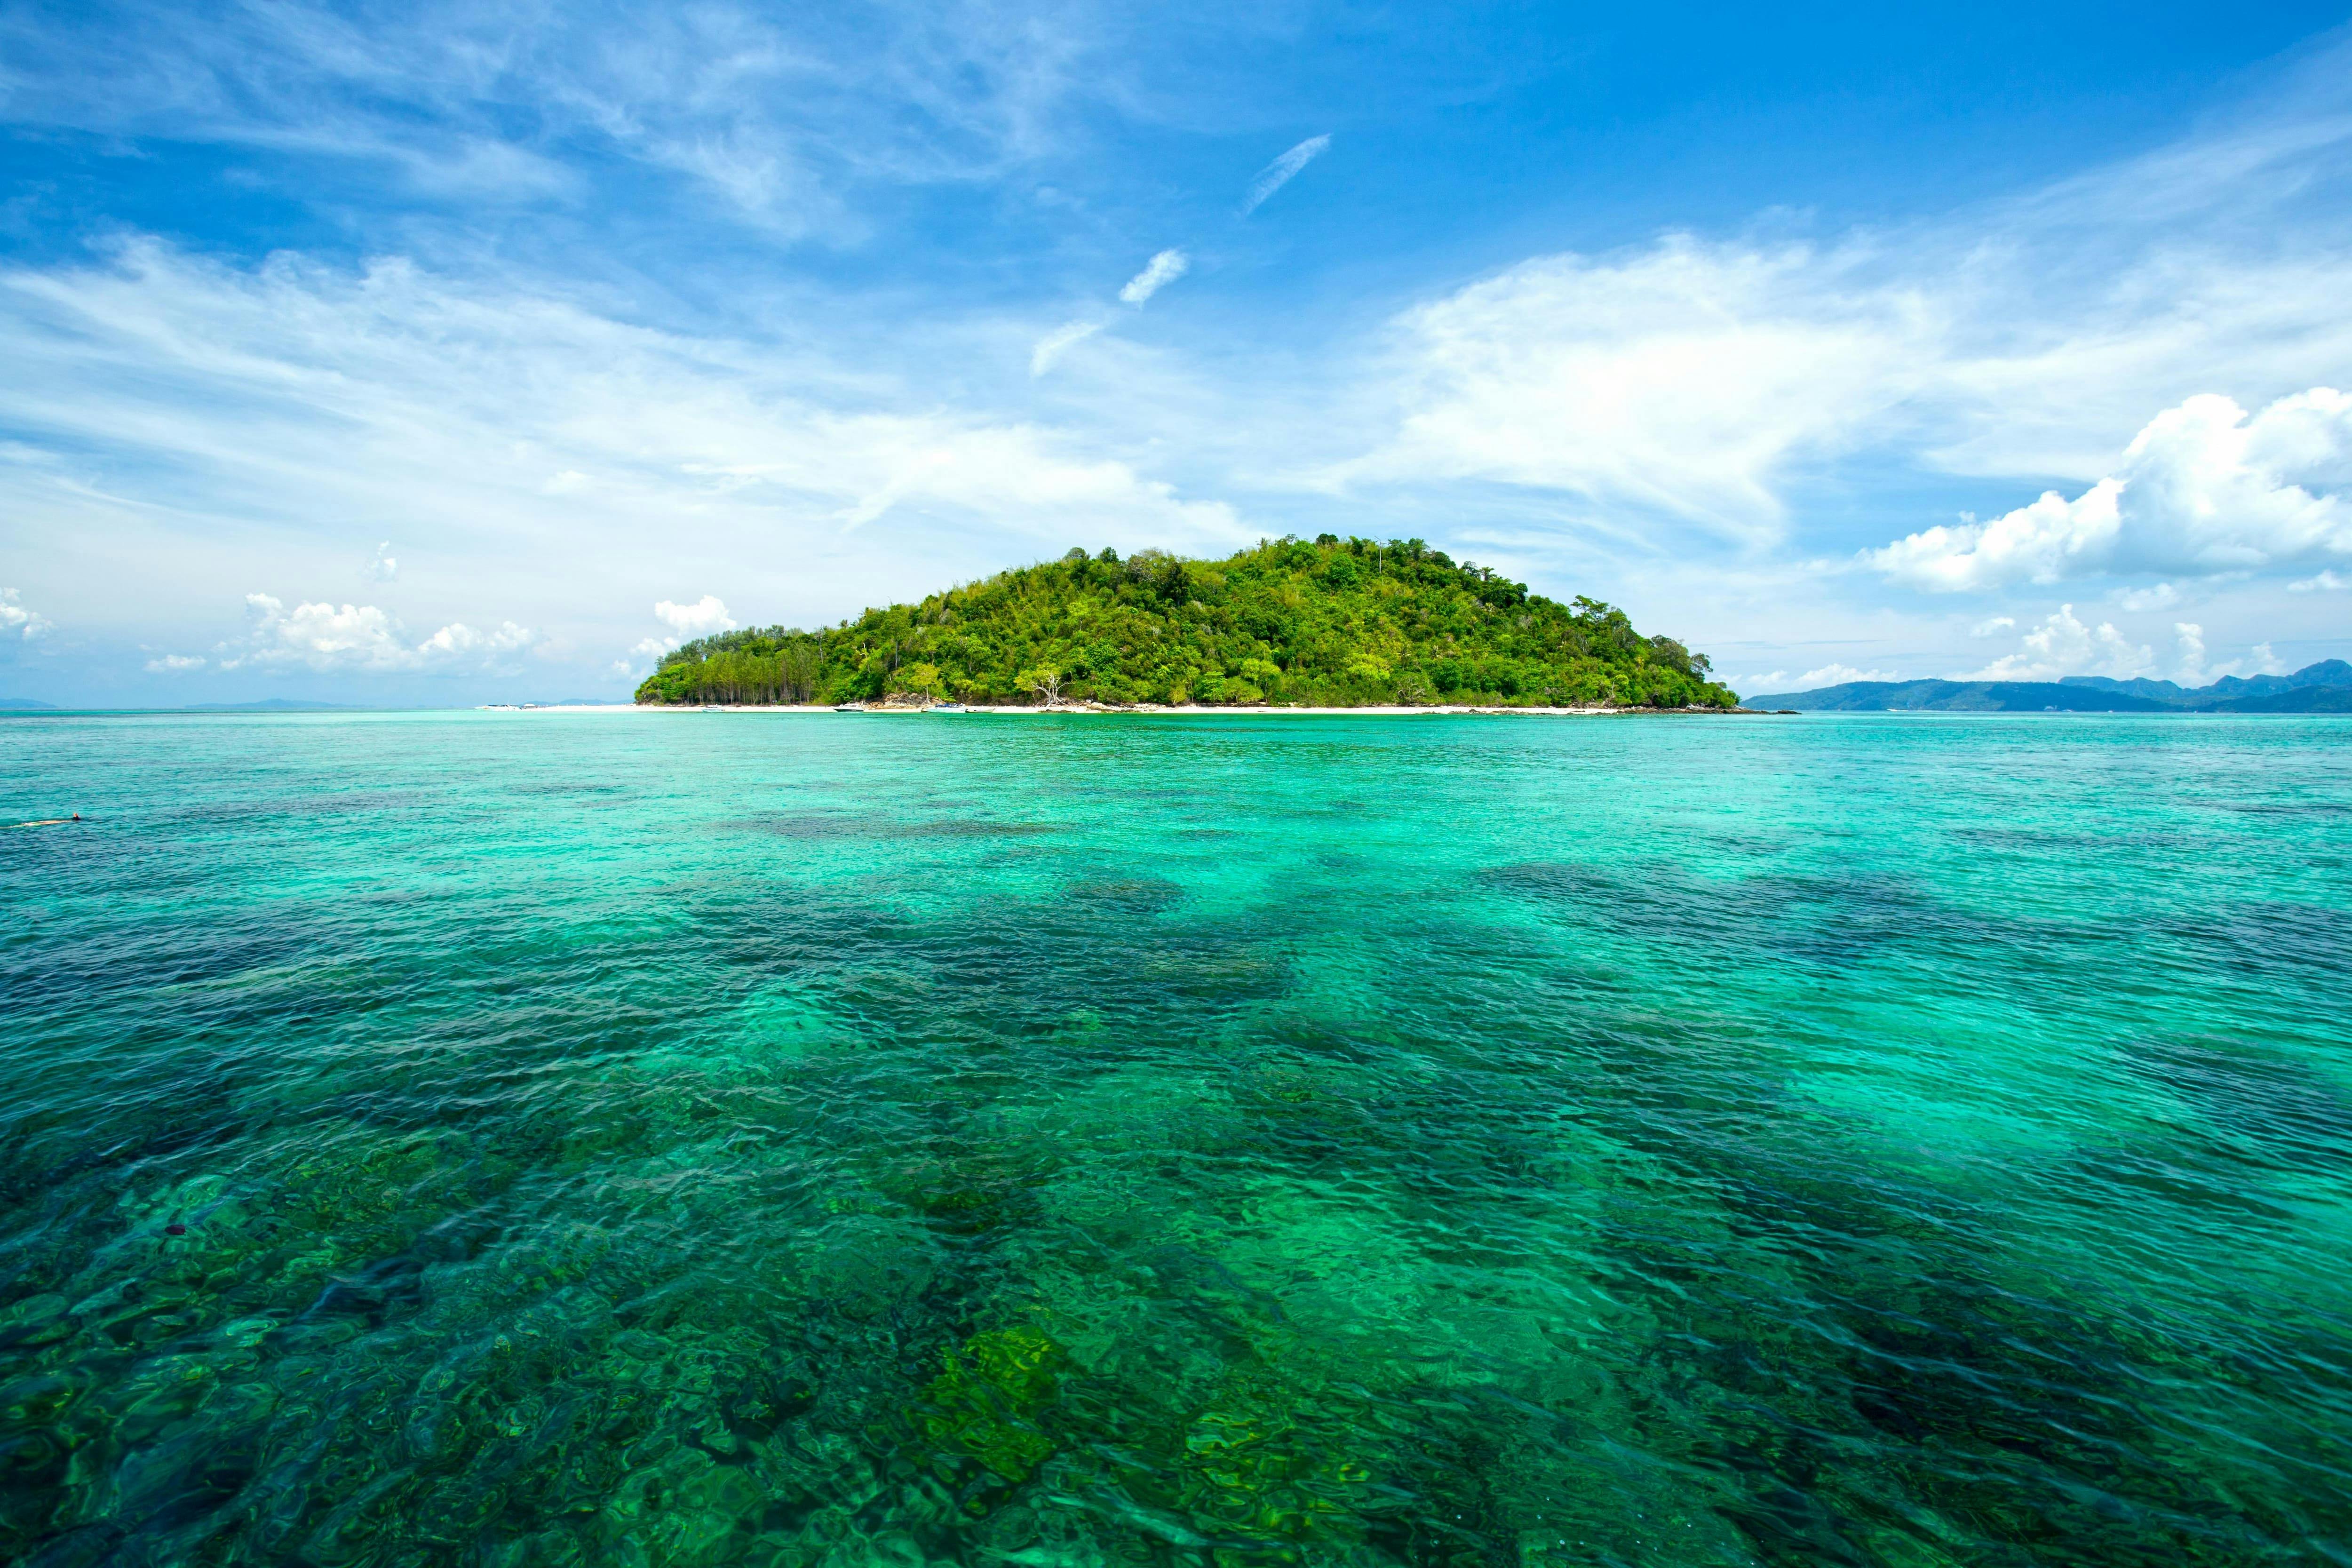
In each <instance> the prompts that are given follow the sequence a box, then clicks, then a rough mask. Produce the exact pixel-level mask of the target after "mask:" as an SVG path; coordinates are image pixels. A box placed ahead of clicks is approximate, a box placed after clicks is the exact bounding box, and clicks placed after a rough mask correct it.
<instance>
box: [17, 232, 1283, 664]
mask: <svg viewBox="0 0 2352 1568" xmlns="http://www.w3.org/2000/svg"><path fill="white" fill-rule="evenodd" d="M0 356H5V358H6V359H7V361H8V363H10V364H11V366H12V372H13V373H12V374H11V376H9V377H8V378H5V382H0V419H5V422H6V423H7V425H8V426H9V427H10V428H11V429H12V430H14V431H15V432H16V436H17V443H16V444H17V447H19V448H21V457H20V458H17V459H12V460H10V461H7V462H0V511H5V513H6V514H7V515H8V517H9V518H10V520H11V522H12V525H13V526H16V527H19V528H22V529H24V530H26V531H27V532H28V534H29V533H31V532H39V533H42V534H45V535H54V536H56V537H58V538H59V539H61V540H64V541H65V542H66V543H65V544H64V546H63V550H62V552H61V553H60V554H59V556H58V560H59V563H60V564H59V566H58V570H60V571H63V570H65V569H66V567H67V565H68V564H69V563H71V562H72V561H73V560H75V559H78V554H77V552H90V551H97V550H100V548H101V544H103V550H104V554H105V562H104V563H103V564H102V565H101V564H100V563H99V562H98V561H96V560H95V559H93V560H92V562H91V563H90V565H89V571H88V573H87V574H85V575H86V578H87V580H88V581H90V582H92V583H97V582H99V581H101V580H104V581H107V582H109V583H110V584H114V585H117V586H121V587H123V588H126V589H129V590H131V592H133V594H134V595H135V596H137V597H139V598H141V599H142V600H143V601H145V602H150V603H175V602H187V601H188V600H189V599H190V597H191V595H190V594H189V591H188V584H187V580H186V573H187V570H188V568H187V566H186V564H185V563H190V562H194V563H197V565H196V570H197V571H198V573H199V574H203V573H209V572H210V571H212V570H213V568H212V567H211V566H210V565H209V564H208V563H210V562H211V561H212V560H213V558H214V555H215V552H213V551H211V550H209V549H207V548H205V547H203V546H202V545H200V543H199V541H202V540H204V539H205V538H207V537H211V536H215V535H217V534H219V533H220V532H222V531H234V532H235V533H236V535H237V536H238V537H239V538H241V539H243V540H246V541H248V542H250V546H249V547H250V548H251V549H253V550H254V551H255V552H263V551H267V552H270V553H275V554H281V555H282V554H284V553H286V552H307V551H308V550H310V548H311V547H312V546H311V541H312V540H313V539H314V538H315V537H316V535H317V532H318V529H319V522H318V520H319V519H320V517H321V516H326V517H332V518H337V519H340V520H342V521H341V524H340V526H341V527H342V528H343V529H345V530H347V535H346V536H349V535H353V534H355V535H357V536H358V538H359V539H362V540H366V541H371V542H372V541H374V540H377V539H382V538H384V537H386V536H387V535H393V534H395V533H396V534H398V535H399V536H401V537H403V538H404V541H405V543H404V549H403V551H402V563H403V570H401V571H400V573H399V576H398V583H399V585H400V587H401V589H402V591H403V593H404V595H409V596H410V597H411V598H412V599H419V598H430V599H431V600H433V601H434V604H433V610H434V612H435V613H434V614H433V618H432V619H431V620H430V621H428V622H427V623H426V624H430V625H444V624H446V625H456V626H486V625H487V626H498V625H499V624H501V623H502V622H503V621H505V620H506V619H509V618H513V619H515V620H517V621H519V622H523V623H527V624H530V625H534V626H541V627H545V628H550V629H549V631H548V636H547V640H548V645H549V646H550V647H558V646H565V647H578V648H580V649H581V655H580V657H582V658H583V659H584V658H587V657H589V656H590V653H591V651H592V650H593V649H594V648H596V647H598V646H599V645H601V647H602V648H603V649H604V650H605V651H604V652H597V653H595V654H594V658H596V664H595V668H603V666H604V662H605V661H606V660H607V659H608V658H609V657H610V653H611V652H612V651H615V650H618V649H620V648H624V647H628V646H629V645H630V644H632V643H634V642H635V641H636V640H637V638H638V637H641V636H642V635H643V633H642V631H641V629H639V628H638V627H636V626H634V625H632V624H631V623H632V621H633V620H634V618H635V616H636V615H639V614H642V612H641V611H631V610H629V609H627V608H626V607H625V606H626V605H631V604H635V605H642V604H643V603H644V602H645V601H644V599H643V598H642V597H641V596H640V595H641V594H642V593H643V591H644V588H645V586H646V579H647V574H646V570H645V569H644V566H643V563H644V562H645V560H646V552H647V551H648V550H649V549H652V548H653V547H654V542H655V541H656V540H663V541H667V543H665V544H663V545H662V546H661V552H662V554H663V556H664V557H665V560H664V563H663V564H662V565H661V566H660V567H659V568H657V569H656V570H657V571H658V572H659V573H663V574H667V573H668V572H672V571H676V572H678V573H680V574H692V575H700V574H703V573H704V572H706V571H709V570H725V571H728V572H730V573H732V574H735V576H736V577H737V578H740V579H741V580H743V581H744V584H745V591H746V592H748V593H751V594H754V595H757V596H758V597H759V598H761V600H762V601H763V603H764V606H765V614H764V616H763V617H762V618H767V617H768V616H776V617H785V616H794V615H802V614H810V613H813V612H815V611H816V610H818V609H819V607H820V606H823V605H829V604H831V603H832V602H833V598H832V595H835V593H838V594H839V595H841V596H842V597H848V596H850V595H859V594H866V595H871V594H873V593H876V592H877V584H888V585H889V586H890V588H892V589H896V590H897V591H899V592H915V591H920V590H922V589H927V588H929V587H931V586H935V585H936V579H937V578H938V577H939V576H940V574H953V573H957V572H962V573H965V574H974V573H977V572H979V571H981V570H985V569H990V568H992V567H994V566H997V565H1001V564H1003V563H1004V562H1005V561H1007V560H1008V559H1011V560H1017V559H1020V558H1022V557H1023V556H1024V555H1025V554H1027V553H1029V552H1034V551H1036V550H1038V549H1041V548H1045V549H1050V550H1052V551H1053V552H1056V553H1058V552H1059V551H1060V550H1061V549H1063V548H1066V547H1067V545H1068V544H1069V543H1070V542H1071V541H1072V539H1073V538H1078V539H1087V538H1097V537H1104V538H1117V539H1119V540H1120V541H1121V542H1128V541H1133V542H1139V543H1150V542H1157V543H1160V544H1161V545H1163V546H1166V547H1171V548H1180V549H1187V550H1194V551H1198V550H1202V549H1214V548H1218V547H1220V546H1223V545H1226V544H1228V543H1229V542H1237V541H1240V540H1242V539H1244V538H1245V537H1248V532H1247V530H1245V528H1244V525H1243V523H1242V521H1241V520H1240V518H1239V516H1238V515H1237V514H1236V512H1235V511H1234V509H1233V508H1232V507H1231V506H1230V505H1229V504H1227V503H1224V502H1223V501H1221V500H1213V499H1212V500H1202V499H1194V498H1192V497H1188V496H1186V495H1184V494H1182V493H1181V492H1180V491H1179V490H1178V489H1177V488H1176V487H1175V486H1174V485H1173V484H1172V483H1171V482H1169V481H1167V480H1165V479H1160V478H1157V477H1155V476H1153V475H1151V474H1150V473H1149V472H1147V471H1145V470H1143V469H1142V468H1139V466H1138V463H1137V461H1136V459H1135V458H1134V457H1133V456H1131V455H1130V454H1128V453H1125V452H1120V451H1118V450H1106V449H1105V448H1104V447H1102V446H1100V445H1097V444H1095V443H1093V442H1092V441H1090V440H1089V439H1088V438H1087V437H1082V436H1080V435H1078V434H1077V433H1076V432H1075V431H1071V430H1067V429H1062V428H1056V427H1054V426H1049V425H1046V424H1044V423H1042V422H1039V421H1035V420H1026V419H1024V420H1019V421H1008V420H1005V419H1002V418H991V417H990V416H987V415H985V414H983V413H980V412H975V411H971V410H966V409H960V408H957V407H954V406H950V405H942V404H941V403H940V401H939V400H938V399H937V398H936V397H935V396H934V395H931V394H930V393H929V390H928V389H924V388H917V389H913V390H911V391H907V392H904V393H901V392H900V391H899V390H898V389H897V388H895V387H894V386H892V385H891V384H889V382H888V381H887V378H884V377H880V376H877V375H876V374H871V373H865V374H860V375H857V376H851V375H848V374H842V373H839V372H836V371H834V370H832V369H831V368H829V367H828V365H827V364H826V363H825V362H824V360H822V359H821V358H818V357H815V356H812V355H807V354H801V353H789V352H785V351H782V350H779V349H778V348H776V347H775V346H774V345H772V344H762V343H759V342H746V341H743V340H741V339H738V338H730V337H723V336H716V335H714V336H707V337H698V336H691V335H688V334H684V333H679V332H670V331H657V330H655V329H650V328H647V327H644V326H640V325H635V324H631V323H628V322H625V321H617V320H614V319H613V318H612V317H609V316H605V315H603V314H600V313H598V312H596V311H593V310H588V309H586V308H584V307H583V306H582V305H579V304H576V303H572V302H570V301H567V300H563V299H562V298H560V297H558V296H554V295H551V294H548V293H539V292H532V291H530V290H527V289H520V288H518V287H516V286H513V285H510V284H502V283H498V282H488V281H478V280H477V281H467V280H461V279H454V278H450V277H447V276H444V275H441V274H438V273H436V272H434V271H431V270H429V269H426V268H421V267H418V266H415V265H414V264H412V263H407V262H403V261H396V260H384V261H379V262H376V263H373V264H372V265H369V266H366V267H363V268H344V267H338V266H332V265H325V264H321V263H319V262H316V261H312V260H309V259H306V258H300V257H296V256H291V255H287V256H280V257H278V258H275V259H273V260H272V261H270V262H268V264H266V265H264V266H262V267H261V268H257V269H255V270H249V271H248V270H245V269H241V268H232V267H228V266H225V265H222V264H220V263H216V262H212V261H208V260H205V259H203V258H195V257H191V256H189V255H187V254H185V253H184V252H182V251H179V250H177V249H175V248H173V247H171V246H168V245H165V244H163V243H162V242H160V241H154V240H134V241H130V242H126V243H123V244H121V245H120V246H118V247H115V248H114V249H113V250H112V251H111V252H110V254H108V255H107V256H105V257H104V258H101V259H100V260H99V261H97V262H94V263H92V264H89V265H85V266H81V267H77V268H49V269H32V268H23V267H19V268H14V269H7V270H0ZM93 452H99V453H105V454H107V455H108V456H107V459H106V464H105V468H104V470H103V474H102V482H101V475H100V473H99V471H97V470H95V469H94V468H93V467H92V465H91V463H90V460H89V458H88V456H87V454H89V453H93ZM96 515H103V516H104V517H106V518H107V519H108V520H109V527H108V529H107V530H102V531H92V530H91V529H89V528H88V527H86V526H79V525H78V524H79V523H87V521H88V520H89V518H91V517H92V516H96ZM885 518H887V519H890V520H892V524H893V527H892V531H890V533H889V536H888V537H887V538H885V539H878V540H876V541H875V542H872V543H870V544H859V543H854V542H848V540H849V539H850V536H849V535H847V534H845V530H855V531H858V533H859V534H861V535H862V534H863V532H864V531H866V530H868V529H870V528H871V525H873V524H874V523H876V522H877V521H880V520H883V519H885ZM125 540H131V541H137V542H139V548H136V549H130V548H123V547H121V545H122V542H123V541H125ZM780 541H782V542H784V543H783V544H782V546H780V543H779V542H780ZM913 542H919V543H913ZM361 548H364V546H363V545H362V546H361ZM343 549H344V547H341V546H338V547H337V549H336V550H335V552H334V555H333V556H331V557H329V558H328V559H327V560H326V561H324V562H322V563H321V564H322V566H324V567H325V568H326V569H329V570H332V571H335V572H338V573H348V572H349V571H350V570H351V567H350V565H349V562H350V560H351V556H350V555H349V554H348V553H344V552H343ZM411 556H416V557H419V558H425V559H432V560H445V559H452V558H462V559H465V560H467V561H468V562H471V563H474V565H473V566H472V567H471V568H470V569H469V571H468V574H467V581H468V582H472V581H483V582H485V583H486V584H489V585H491V586H493V587H495V589H496V592H497V595H498V597H497V598H495V599H493V598H490V596H489V594H488V592H487V591H475V590H471V589H469V588H467V586H466V585H465V584H458V583H456V582H453V581H452V580H450V579H448V578H446V577H443V578H441V579H439V580H438V581H437V582H436V581H433V580H429V579H428V578H425V577H420V576H419V574H416V573H412V572H410V571H408V570H406V569H405V568H406V567H407V566H408V565H409V564H411V563H410V561H409V560H408V558H409V557H411ZM338 557H339V559H338ZM378 558H379V559H381V560H383V561H387V562H388V561H390V560H391V559H392V557H391V555H390V552H389V549H388V547H383V548H380V550H379V552H378ZM551 559H557V560H561V561H562V562H563V563H565V565H564V569H563V570H562V572H560V573H556V574H550V573H548V572H547V571H546V570H544V563H546V562H547V561H549V560H551ZM483 563H491V564H490V565H489V566H488V568H485V566H484V565H483ZM412 579H415V581H412ZM705 580H706V581H707V580H708V579H707V578H705ZM383 581H384V582H386V583H387V584H388V583H389V582H390V581H391V580H390V579H389V578H385V579H383ZM836 584H837V586H835V585H836ZM654 585H656V586H668V587H670V588H671V589H672V592H673V602H676V603H679V604H686V603H688V602H689V601H688V600H686V599H680V598H676V597H675V595H676V593H677V590H679V589H682V588H684V587H685V586H686V585H687V584H683V583H677V584H667V583H664V582H663V581H662V579H661V578H660V577H659V576H656V578H655V580H654ZM820 595H822V596H820ZM731 597H733V595H732V594H730V598H731ZM382 607H383V612H384V614H385V615H387V616H389V615H390V614H391V607H390V606H389V605H384V606H382ZM44 608H45V609H47V608H48V606H47V605H44ZM331 608H332V609H333V610H334V611H335V612H336V614H337V615H339V616H340V615H341V609H342V607H341V605H334V606H331ZM358 608H359V609H361V610H364V609H366V608H368V606H365V605H362V606H358ZM404 613H408V614H413V615H415V616H418V618H420V619H421V618H423V616H424V615H425V612H424V611H422V610H418V609H404ZM286 615H287V616H289V617H292V618H293V619H294V621H295V622H296V624H297V625H299V626H303V627H311V626H322V627H323V626H327V623H326V622H325V621H323V620H322V619H321V618H320V616H319V614H318V613H316V612H315V611H312V612H309V613H308V614H307V617H306V616H298V615H297V612H295V611H291V610H289V611H287V612H286ZM826 618H830V617H829V616H828V617H826ZM363 621H364V617H362V622H363ZM273 624H275V623H273ZM328 629H332V628H331V627H328ZM347 629H348V630H349V633H350V635H351V636H352V637H357V638H359V639H360V642H359V643H358V644H355V645H354V646H365V647H374V648H377V649H379V650H381V649H382V648H383V647H387V646H389V645H386V644H384V643H383V640H382V639H381V638H378V637H374V636H373V634H372V633H371V632H369V631H368V628H367V626H365V625H364V624H361V623H357V622H355V623H352V625H351V626H349V627H348V628H347ZM452 636H453V637H457V634H454V633H453V634H452ZM206 640H211V639H209V638H208V639H206ZM265 642H267V643H268V646H270V647H278V646H280V645H279V644H278V643H275V642H268V639H265ZM183 646H184V645H183ZM287 646H291V645H287ZM406 646H407V647H410V648H411V649H412V650H413V649H414V647H415V642H414V641H413V640H412V641H411V642H410V643H408V644H407V645H406ZM343 667H347V668H354V669H379V670H390V669H398V668H422V667H420V666H417V665H415V662H414V661H412V660H408V659H406V658H405V657H402V658H394V657H393V656H391V655H390V654H384V655H383V657H381V658H351V659H347V660H345V661H344V665H343Z"/></svg>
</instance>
